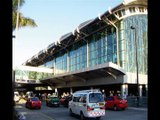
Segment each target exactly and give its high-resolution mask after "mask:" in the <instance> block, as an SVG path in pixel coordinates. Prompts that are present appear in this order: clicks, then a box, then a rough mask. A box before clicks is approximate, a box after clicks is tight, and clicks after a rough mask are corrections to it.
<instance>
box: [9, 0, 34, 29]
mask: <svg viewBox="0 0 160 120" xmlns="http://www.w3.org/2000/svg"><path fill="white" fill-rule="evenodd" d="M19 1H20V4H19V7H22V6H23V5H24V3H25V0H12V30H13V31H14V30H15V29H16V21H17V12H19V11H18V2H19ZM25 26H32V27H36V26H37V24H36V23H35V21H34V20H33V19H31V18H28V17H24V16H23V14H22V13H21V12H19V22H18V28H20V27H25Z"/></svg>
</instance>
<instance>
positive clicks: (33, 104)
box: [25, 97, 42, 109]
mask: <svg viewBox="0 0 160 120" xmlns="http://www.w3.org/2000/svg"><path fill="white" fill-rule="evenodd" d="M25 106H26V108H38V109H41V106H42V102H41V101H40V100H39V98H38V97H31V98H28V99H27V101H26V105H25Z"/></svg>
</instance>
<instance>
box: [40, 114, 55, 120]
mask: <svg viewBox="0 0 160 120" xmlns="http://www.w3.org/2000/svg"><path fill="white" fill-rule="evenodd" d="M41 115H43V116H44V117H47V118H48V119H50V120H55V119H53V118H51V117H49V116H47V115H45V114H44V113H41Z"/></svg>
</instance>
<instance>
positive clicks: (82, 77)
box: [41, 62, 126, 85]
mask: <svg viewBox="0 0 160 120" xmlns="http://www.w3.org/2000/svg"><path fill="white" fill-rule="evenodd" d="M125 74H126V72H125V70H124V69H122V68H121V67H119V66H118V65H116V64H114V63H112V62H108V63H105V64H100V65H96V66H94V67H89V68H85V69H81V70H77V71H73V72H67V73H63V74H58V75H55V76H54V77H50V78H46V79H43V80H41V82H42V83H48V84H52V85H56V84H59V83H67V82H73V81H83V82H85V81H87V80H92V79H98V78H103V77H112V78H113V79H116V78H117V77H118V76H123V75H125Z"/></svg>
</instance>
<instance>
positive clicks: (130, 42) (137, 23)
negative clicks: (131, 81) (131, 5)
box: [120, 15, 148, 74]
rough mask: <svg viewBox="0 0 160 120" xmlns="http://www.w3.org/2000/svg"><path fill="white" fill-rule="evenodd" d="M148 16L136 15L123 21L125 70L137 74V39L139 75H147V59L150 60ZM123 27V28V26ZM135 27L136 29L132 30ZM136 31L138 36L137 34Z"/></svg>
mask: <svg viewBox="0 0 160 120" xmlns="http://www.w3.org/2000/svg"><path fill="white" fill-rule="evenodd" d="M147 22H148V21H147V15H135V16H131V17H128V18H126V19H124V20H123V23H121V24H122V25H123V29H121V32H120V33H123V35H124V37H122V36H121V38H120V39H121V47H120V49H121V50H120V51H121V63H123V65H124V66H123V68H124V69H125V70H126V71H128V72H136V47H135V40H136V39H137V51H138V53H137V59H138V68H139V70H138V71H139V73H142V74H147V58H148V37H147V35H148V33H147V31H148V30H147V29H148V28H147V25H148V24H147ZM122 25H121V26H122ZM131 26H134V28H135V29H131ZM135 31H136V34H135ZM123 38H124V39H123Z"/></svg>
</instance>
